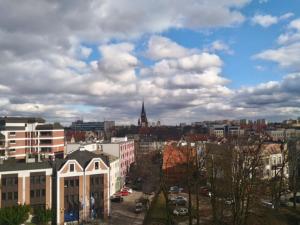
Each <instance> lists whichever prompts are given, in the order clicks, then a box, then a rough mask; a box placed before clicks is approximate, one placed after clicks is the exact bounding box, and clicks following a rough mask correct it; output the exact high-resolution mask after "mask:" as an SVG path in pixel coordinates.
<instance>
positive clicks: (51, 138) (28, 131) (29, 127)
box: [0, 117, 64, 159]
mask: <svg viewBox="0 0 300 225" xmlns="http://www.w3.org/2000/svg"><path fill="white" fill-rule="evenodd" d="M0 133H1V134H2V135H3V136H2V139H3V140H4V142H2V146H1V147H0V151H1V155H3V156H4V157H5V158H8V157H13V158H16V159H24V158H26V156H27V155H29V156H33V155H37V154H40V155H42V156H44V157H55V158H57V157H59V158H62V157H63V152H64V129H63V127H62V126H61V125H60V124H58V123H54V124H46V123H45V120H44V119H41V118H25V117H3V118H1V119H0Z"/></svg>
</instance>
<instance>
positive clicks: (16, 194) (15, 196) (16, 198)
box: [14, 192, 18, 200]
mask: <svg viewBox="0 0 300 225" xmlns="http://www.w3.org/2000/svg"><path fill="white" fill-rule="evenodd" d="M14 200H18V192H14Z"/></svg>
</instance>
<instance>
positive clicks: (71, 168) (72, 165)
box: [69, 163, 75, 172]
mask: <svg viewBox="0 0 300 225" xmlns="http://www.w3.org/2000/svg"><path fill="white" fill-rule="evenodd" d="M69 169H70V172H74V170H75V164H74V163H72V164H70V167H69Z"/></svg>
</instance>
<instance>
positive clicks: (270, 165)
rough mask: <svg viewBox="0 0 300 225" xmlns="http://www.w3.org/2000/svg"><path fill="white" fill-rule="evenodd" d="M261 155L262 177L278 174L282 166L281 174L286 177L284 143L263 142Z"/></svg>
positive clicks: (286, 167)
mask: <svg viewBox="0 0 300 225" xmlns="http://www.w3.org/2000/svg"><path fill="white" fill-rule="evenodd" d="M262 155H263V162H264V164H263V168H262V169H263V178H264V179H270V178H273V177H275V176H280V171H281V169H282V168H283V175H284V176H285V177H286V178H288V174H289V171H288V162H287V149H286V145H281V144H277V143H265V144H263V145H262Z"/></svg>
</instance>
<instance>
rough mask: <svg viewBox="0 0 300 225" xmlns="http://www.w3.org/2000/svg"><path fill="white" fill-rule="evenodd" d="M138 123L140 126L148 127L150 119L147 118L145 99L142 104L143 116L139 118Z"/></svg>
mask: <svg viewBox="0 0 300 225" xmlns="http://www.w3.org/2000/svg"><path fill="white" fill-rule="evenodd" d="M138 125H139V126H140V127H148V120H147V115H146V110H145V106H144V101H143V104H142V111H141V117H140V118H139V120H138Z"/></svg>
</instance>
